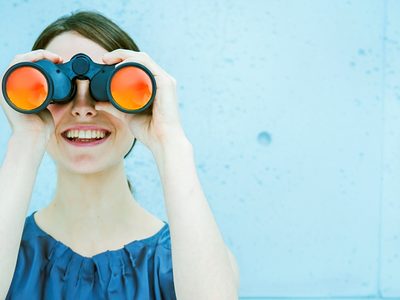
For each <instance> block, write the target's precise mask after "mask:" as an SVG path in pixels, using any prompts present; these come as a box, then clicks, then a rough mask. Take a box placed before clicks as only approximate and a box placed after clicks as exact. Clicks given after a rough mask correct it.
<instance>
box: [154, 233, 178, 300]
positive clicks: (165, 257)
mask: <svg viewBox="0 0 400 300" xmlns="http://www.w3.org/2000/svg"><path fill="white" fill-rule="evenodd" d="M154 255H155V257H154V259H155V261H154V268H155V270H154V272H155V285H156V286H157V287H158V291H159V296H160V299H163V300H176V294H175V286H174V276H173V275H174V274H173V268H172V253H171V243H170V239H169V234H168V232H167V234H165V235H164V236H162V237H161V238H160V240H159V242H158V244H157V246H156V250H155V253H154Z"/></svg>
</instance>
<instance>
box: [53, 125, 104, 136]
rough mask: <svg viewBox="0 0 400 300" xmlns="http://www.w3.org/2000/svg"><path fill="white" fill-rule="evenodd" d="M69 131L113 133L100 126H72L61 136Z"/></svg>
mask: <svg viewBox="0 0 400 300" xmlns="http://www.w3.org/2000/svg"><path fill="white" fill-rule="evenodd" d="M68 130H101V131H106V132H107V133H109V132H111V131H110V130H109V129H107V128H105V127H101V126H98V125H71V126H69V127H68V128H66V129H64V130H63V131H62V132H61V134H64V133H66V132H67V131H68Z"/></svg>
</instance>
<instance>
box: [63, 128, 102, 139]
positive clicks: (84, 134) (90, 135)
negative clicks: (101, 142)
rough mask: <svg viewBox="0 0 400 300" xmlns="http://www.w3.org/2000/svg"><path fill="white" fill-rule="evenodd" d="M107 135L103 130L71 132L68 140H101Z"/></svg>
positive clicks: (68, 133) (68, 134)
mask: <svg viewBox="0 0 400 300" xmlns="http://www.w3.org/2000/svg"><path fill="white" fill-rule="evenodd" d="M105 135H106V133H105V132H104V131H101V130H69V131H68V132H67V137H68V138H80V139H95V138H96V139H99V138H104V137H105Z"/></svg>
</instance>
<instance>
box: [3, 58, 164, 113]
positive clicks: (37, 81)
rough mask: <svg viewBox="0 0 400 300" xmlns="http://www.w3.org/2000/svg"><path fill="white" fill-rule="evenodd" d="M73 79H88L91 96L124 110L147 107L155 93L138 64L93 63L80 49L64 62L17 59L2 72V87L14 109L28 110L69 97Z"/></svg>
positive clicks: (147, 73)
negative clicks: (17, 60) (17, 61)
mask: <svg viewBox="0 0 400 300" xmlns="http://www.w3.org/2000/svg"><path fill="white" fill-rule="evenodd" d="M76 79H80V80H85V79H88V80H90V84H89V90H90V95H91V96H92V98H93V99H94V100H96V101H110V102H111V103H112V104H113V105H114V106H115V107H116V108H117V109H119V110H120V111H122V112H125V113H134V114H138V113H142V112H145V111H147V110H148V109H150V108H151V106H152V103H153V101H154V97H155V94H156V81H155V78H154V76H153V74H152V73H151V72H150V70H149V69H148V68H146V67H145V66H143V65H142V64H139V63H134V62H127V63H124V64H121V65H119V66H118V67H115V64H113V65H105V64H97V63H95V62H93V61H92V60H91V59H90V57H89V56H87V55H86V54H84V53H78V54H76V55H74V56H73V57H72V58H71V60H70V61H68V62H66V63H64V64H54V63H53V62H51V61H49V60H46V59H42V60H39V61H37V62H21V63H17V64H15V65H13V66H11V67H10V68H9V69H8V70H7V72H6V73H5V75H4V77H3V81H2V91H3V95H4V98H5V100H6V102H7V103H8V105H10V106H11V107H12V108H13V109H14V110H16V111H19V112H21V113H25V114H32V113H37V112H40V111H41V110H43V109H45V108H46V107H47V105H48V104H52V103H66V102H68V101H71V99H72V98H73V97H74V95H75V93H76V84H75V80H76Z"/></svg>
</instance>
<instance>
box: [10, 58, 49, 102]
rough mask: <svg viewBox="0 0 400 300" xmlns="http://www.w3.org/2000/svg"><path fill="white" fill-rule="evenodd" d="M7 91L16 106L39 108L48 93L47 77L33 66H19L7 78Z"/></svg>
mask: <svg viewBox="0 0 400 300" xmlns="http://www.w3.org/2000/svg"><path fill="white" fill-rule="evenodd" d="M6 92H7V96H8V98H9V99H10V100H11V102H12V103H13V104H14V105H15V106H16V107H18V108H20V109H24V110H32V109H35V108H38V107H39V106H40V105H42V104H43V102H44V101H45V100H46V97H47V94H48V85H47V81H46V77H44V75H43V74H42V73H41V72H40V71H39V70H38V69H35V68H33V67H28V66H25V67H20V68H17V69H15V70H14V71H12V72H11V74H10V75H9V76H8V78H7V83H6Z"/></svg>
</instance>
